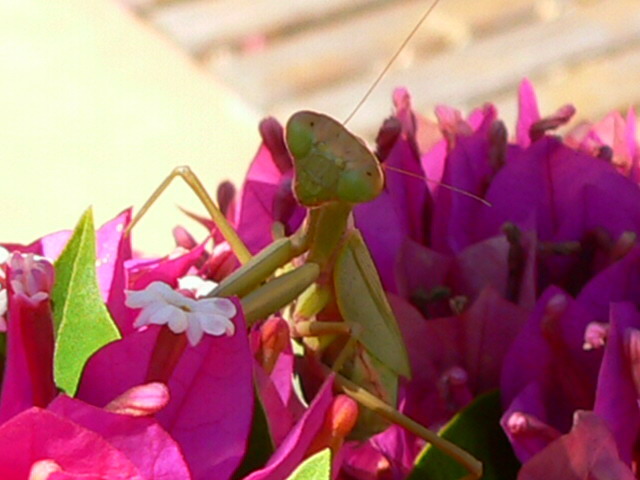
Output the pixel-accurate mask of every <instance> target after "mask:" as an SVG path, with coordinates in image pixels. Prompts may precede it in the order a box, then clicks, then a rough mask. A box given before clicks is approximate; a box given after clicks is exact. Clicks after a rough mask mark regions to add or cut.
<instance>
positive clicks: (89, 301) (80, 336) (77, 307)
mask: <svg viewBox="0 0 640 480" xmlns="http://www.w3.org/2000/svg"><path fill="white" fill-rule="evenodd" d="M55 269H56V281H55V284H54V285H53V292H52V295H51V298H52V300H53V315H54V320H55V325H56V332H57V333H56V345H55V353H54V368H53V369H54V378H55V382H56V385H57V386H58V387H59V388H60V389H62V390H63V391H64V392H66V393H67V394H69V395H74V394H75V392H76V390H77V388H78V383H79V382H80V376H81V374H82V370H83V368H84V366H85V364H86V363H87V360H88V359H89V357H90V356H91V355H93V353H95V352H96V351H97V350H99V349H100V348H101V347H103V346H104V345H106V344H107V343H110V342H112V341H114V340H117V339H118V338H120V332H119V331H118V327H116V325H115V323H114V322H113V320H112V319H111V316H110V315H109V312H108V310H107V307H106V306H105V305H104V302H103V301H102V297H101V295H100V288H99V287H98V280H97V276H96V234H95V230H94V227H93V214H92V212H91V209H90V208H89V209H88V210H87V211H86V212H85V213H84V214H83V215H82V218H81V219H80V221H79V222H78V225H77V226H76V229H75V230H74V232H73V235H72V237H71V239H70V240H69V243H67V246H66V247H65V249H64V251H63V252H62V254H61V255H60V257H59V258H58V260H57V261H56V262H55Z"/></svg>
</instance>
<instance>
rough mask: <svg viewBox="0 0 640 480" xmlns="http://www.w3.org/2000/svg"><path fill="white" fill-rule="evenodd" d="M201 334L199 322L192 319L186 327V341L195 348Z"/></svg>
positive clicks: (200, 338)
mask: <svg viewBox="0 0 640 480" xmlns="http://www.w3.org/2000/svg"><path fill="white" fill-rule="evenodd" d="M192 315H193V314H191V316H192ZM203 333H204V332H203V331H202V327H201V326H200V322H198V321H197V320H195V319H193V318H192V319H191V321H190V322H189V325H188V326H187V340H189V343H190V344H191V346H196V345H197V344H198V343H199V342H200V340H202V335H203Z"/></svg>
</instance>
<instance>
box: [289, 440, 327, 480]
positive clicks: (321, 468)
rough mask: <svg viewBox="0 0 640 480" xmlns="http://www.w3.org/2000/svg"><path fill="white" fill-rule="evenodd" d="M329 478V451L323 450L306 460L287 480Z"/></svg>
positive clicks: (324, 479) (322, 479)
mask: <svg viewBox="0 0 640 480" xmlns="http://www.w3.org/2000/svg"><path fill="white" fill-rule="evenodd" d="M330 478H331V450H329V449H328V448H325V449H324V450H320V451H319V452H318V453H316V454H315V455H312V456H311V457H309V458H307V459H306V460H305V461H304V462H302V463H301V464H300V465H299V466H298V468H296V470H295V471H294V472H293V473H292V474H291V475H290V476H289V477H288V478H287V480H329V479H330Z"/></svg>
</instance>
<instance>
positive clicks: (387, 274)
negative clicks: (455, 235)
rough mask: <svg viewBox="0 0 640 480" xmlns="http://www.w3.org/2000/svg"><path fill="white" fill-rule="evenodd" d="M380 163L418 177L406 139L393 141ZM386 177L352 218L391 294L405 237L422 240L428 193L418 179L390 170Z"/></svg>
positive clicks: (415, 161)
mask: <svg viewBox="0 0 640 480" xmlns="http://www.w3.org/2000/svg"><path fill="white" fill-rule="evenodd" d="M384 164H385V165H387V164H389V165H391V166H393V167H395V168H399V169H401V170H405V171H409V172H413V173H416V174H420V175H421V174H422V173H421V171H420V166H419V163H418V157H417V153H416V152H415V151H414V150H413V149H412V147H411V145H410V144H409V142H408V141H407V140H406V139H402V138H400V139H398V141H396V143H395V145H394V146H393V148H392V149H391V151H390V153H389V156H388V157H387V158H386V160H385V163H384ZM386 175H387V177H386V185H385V190H384V191H383V192H382V193H381V194H380V195H379V196H378V198H376V199H375V200H373V201H372V202H367V203H363V204H360V205H358V206H356V208H355V209H354V218H355V224H356V226H357V227H358V229H359V230H360V231H361V232H362V235H363V237H364V239H365V241H366V243H367V246H368V248H369V250H370V252H371V256H372V257H373V259H374V261H375V264H376V267H377V269H378V272H379V273H380V279H381V280H382V283H383V285H384V287H385V289H386V290H387V291H390V292H392V293H395V292H396V290H397V289H396V286H395V281H394V270H395V264H396V260H397V252H398V251H399V250H400V247H401V246H402V244H403V243H404V241H405V239H406V238H412V239H414V240H416V241H418V242H422V241H424V238H423V237H424V225H423V221H424V219H423V218H422V214H421V212H422V210H423V209H424V207H425V202H426V201H427V198H428V193H427V188H426V185H425V184H424V182H423V181H422V180H420V179H416V178H413V177H408V176H407V175H405V174H401V173H398V172H393V171H389V172H388V173H387V174H386Z"/></svg>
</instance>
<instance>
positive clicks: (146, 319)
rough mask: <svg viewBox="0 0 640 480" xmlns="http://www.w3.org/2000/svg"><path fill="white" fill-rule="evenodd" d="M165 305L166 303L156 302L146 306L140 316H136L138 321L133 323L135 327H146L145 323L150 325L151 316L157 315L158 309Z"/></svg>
mask: <svg viewBox="0 0 640 480" xmlns="http://www.w3.org/2000/svg"><path fill="white" fill-rule="evenodd" d="M165 306H166V305H165V304H164V303H158V302H156V303H153V304H151V305H149V306H148V307H145V308H144V309H143V310H142V312H140V315H138V318H136V321H135V322H134V323H133V327H134V328H140V327H144V326H145V325H149V324H150V323H151V317H152V316H153V315H155V314H156V313H157V312H158V310H160V309H162V308H164V307H165Z"/></svg>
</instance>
